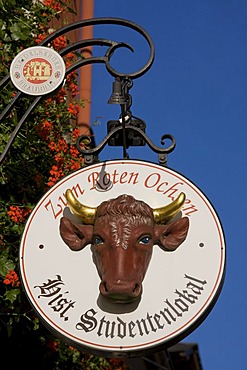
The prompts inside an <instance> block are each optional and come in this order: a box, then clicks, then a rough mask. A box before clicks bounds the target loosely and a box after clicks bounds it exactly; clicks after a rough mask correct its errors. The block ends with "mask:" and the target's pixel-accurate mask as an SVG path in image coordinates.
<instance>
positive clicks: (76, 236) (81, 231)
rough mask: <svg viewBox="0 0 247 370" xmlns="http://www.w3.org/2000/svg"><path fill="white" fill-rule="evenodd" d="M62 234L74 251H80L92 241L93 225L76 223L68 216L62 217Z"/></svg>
mask: <svg viewBox="0 0 247 370" xmlns="http://www.w3.org/2000/svg"><path fill="white" fill-rule="evenodd" d="M60 235H61V237H62V239H63V241H64V242H65V243H66V244H67V245H68V246H69V248H70V249H71V250H72V251H80V250H81V249H83V248H84V247H85V246H86V245H87V244H90V243H91V242H92V235H93V226H92V225H81V224H76V223H74V222H72V221H71V220H69V219H68V218H67V217H62V218H61V220H60Z"/></svg>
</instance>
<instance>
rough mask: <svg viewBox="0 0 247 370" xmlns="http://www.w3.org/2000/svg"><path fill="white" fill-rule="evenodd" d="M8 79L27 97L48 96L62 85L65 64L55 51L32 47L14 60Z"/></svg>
mask: <svg viewBox="0 0 247 370" xmlns="http://www.w3.org/2000/svg"><path fill="white" fill-rule="evenodd" d="M10 77H11V80H12V82H13V84H14V85H15V87H16V88H17V89H18V90H20V91H21V92H23V93H25V94H27V95H31V96H40V95H46V94H50V93H52V92H53V91H54V90H56V89H57V88H59V86H61V84H63V81H64V77H65V63H64V60H63V58H62V57H61V56H60V55H59V54H58V53H57V52H56V51H55V50H53V49H51V48H48V47H44V46H33V47H30V48H28V49H25V50H23V51H21V52H20V53H19V54H18V55H17V56H16V57H15V58H14V60H13V61H12V63H11V66H10Z"/></svg>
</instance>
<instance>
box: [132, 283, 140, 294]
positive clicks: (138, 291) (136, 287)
mask: <svg viewBox="0 0 247 370" xmlns="http://www.w3.org/2000/svg"><path fill="white" fill-rule="evenodd" d="M140 291H141V285H140V284H135V287H134V289H133V293H134V294H135V295H138V294H139V293H140Z"/></svg>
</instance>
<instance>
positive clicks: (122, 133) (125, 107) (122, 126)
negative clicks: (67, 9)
mask: <svg viewBox="0 0 247 370" xmlns="http://www.w3.org/2000/svg"><path fill="white" fill-rule="evenodd" d="M96 25H118V26H124V27H127V28H130V29H132V30H134V31H136V32H137V33H139V34H140V35H141V36H142V37H144V39H145V40H146V42H147V43H148V46H149V56H148V58H147V61H146V63H145V64H144V65H143V67H141V68H140V69H139V70H137V71H134V72H132V73H129V74H128V75H126V74H125V73H122V72H120V71H117V70H115V69H114V68H113V67H112V66H111V64H110V61H111V58H112V56H113V54H114V53H115V51H116V50H117V49H119V48H122V47H125V48H127V49H129V50H131V51H132V52H133V51H134V49H133V48H132V46H130V45H129V44H127V43H125V42H116V41H113V40H108V39H103V38H95V39H88V40H79V41H77V42H75V43H72V44H69V45H68V46H66V47H65V48H63V49H62V50H60V52H59V54H60V55H61V56H62V57H64V56H66V55H67V54H68V53H70V52H73V51H77V52H78V50H83V48H85V47H88V46H94V45H95V46H97V45H98V46H105V47H108V48H107V50H106V52H105V54H104V56H92V57H90V58H87V59H84V58H83V56H82V57H81V58H79V59H78V60H77V61H75V62H74V63H73V64H72V65H70V67H68V68H67V70H66V74H65V75H66V76H67V75H68V74H70V73H71V72H73V71H74V70H77V69H79V68H81V67H83V66H85V65H88V64H95V63H101V64H105V67H106V70H107V71H108V73H109V74H110V75H112V76H113V77H114V78H115V87H116V86H117V87H118V88H120V91H119V95H118V96H117V99H116V100H115V97H116V96H115V95H114V99H110V100H111V101H110V100H109V103H111V104H112V103H113V104H119V105H120V106H121V114H120V119H119V120H118V121H110V122H113V125H112V126H110V125H108V133H107V135H106V136H105V138H104V139H103V140H102V141H101V142H100V144H99V145H98V146H96V147H94V148H92V141H91V138H90V137H87V136H81V137H79V138H78V141H77V149H78V150H79V152H80V153H81V154H82V155H83V156H84V159H85V164H92V163H93V160H94V157H95V156H97V155H98V154H99V153H100V152H101V150H102V149H103V148H104V147H105V145H106V144H109V145H111V146H116V145H119V140H116V138H119V137H121V140H120V141H121V144H122V146H123V158H128V154H127V151H126V149H127V148H128V147H129V146H134V145H137V146H142V145H145V144H147V145H148V146H149V147H150V149H152V150H153V151H154V152H156V153H158V160H159V163H160V164H162V165H166V161H167V154H168V153H170V152H172V151H173V149H174V148H175V139H174V138H173V137H172V135H169V134H165V135H163V136H162V138H161V144H162V145H164V142H163V141H164V140H165V139H169V140H170V141H171V145H170V146H169V147H167V148H160V147H158V146H156V145H154V144H153V143H152V141H151V140H150V139H149V138H148V136H147V135H146V134H145V123H144V121H142V120H140V119H137V121H135V120H133V117H134V116H132V113H131V111H130V107H131V105H132V98H131V95H130V94H129V90H130V89H131V87H132V85H133V80H134V79H137V78H139V77H141V76H143V75H144V74H145V73H146V72H147V71H148V70H149V69H150V68H151V66H152V64H153V61H154V45H153V42H152V39H151V37H150V35H149V34H148V33H147V32H146V31H145V30H144V29H143V28H142V27H140V26H139V25H137V24H136V23H134V22H131V21H129V20H126V19H122V18H93V19H88V20H83V21H78V22H75V23H71V24H69V25H66V26H64V27H61V28H60V29H58V30H57V31H55V32H54V33H52V34H51V35H49V36H47V37H46V38H45V39H44V40H43V41H42V42H41V44H40V46H48V45H50V44H51V42H52V41H53V40H55V39H56V38H57V37H59V36H61V35H64V34H66V33H67V32H69V31H72V30H75V29H79V28H82V27H87V26H96ZM9 81H10V74H8V75H7V76H5V77H4V78H3V79H2V80H1V81H0V89H3V88H5V87H6V85H7V83H9ZM61 87H62V86H60V87H59V89H60V88H61ZM117 91H118V90H117ZM56 92H58V91H55V92H54V93H56ZM25 96H27V95H25V94H24V93H23V92H21V91H18V92H17V93H16V96H15V97H14V98H13V99H12V101H11V102H10V103H9V104H8V106H7V107H5V109H4V110H3V112H2V113H1V114H0V123H1V122H2V121H3V120H4V119H6V118H7V117H8V115H9V114H10V113H11V111H12V110H13V109H14V107H15V105H16V104H18V102H19V100H20V99H21V98H23V97H25ZM119 98H120V101H119V102H118V99H119ZM43 99H45V96H44V95H43V96H36V97H35V98H34V100H32V101H31V102H30V106H29V107H28V108H27V110H26V112H25V113H24V114H23V116H22V117H21V118H20V120H19V122H18V124H17V125H16V127H15V129H14V130H13V132H12V134H11V135H10V138H9V141H8V142H7V144H6V146H5V148H4V150H3V152H2V153H1V154H0V164H1V163H2V162H3V161H4V159H5V157H6V155H7V153H8V151H9V149H10V147H11V146H12V144H13V142H14V140H15V138H16V137H17V135H18V133H19V131H20V129H21V127H22V125H23V124H24V123H25V121H26V120H27V119H28V118H29V116H30V114H31V113H32V111H33V110H34V109H35V108H36V106H37V105H38V104H39V103H40V102H41V101H42V100H43ZM114 122H118V123H117V124H116V125H115V124H114ZM136 122H137V124H136ZM138 122H139V124H138ZM108 123H109V122H108ZM131 134H132V135H133V134H134V135H135V137H134V139H133V140H132V141H131V140H130V135H131ZM116 135H117V136H116ZM136 139H137V140H136ZM138 142H139V144H138ZM82 143H83V144H84V148H82ZM90 145H91V147H90Z"/></svg>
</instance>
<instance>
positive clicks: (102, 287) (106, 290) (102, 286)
mask: <svg viewBox="0 0 247 370" xmlns="http://www.w3.org/2000/svg"><path fill="white" fill-rule="evenodd" d="M99 290H100V292H101V293H102V294H106V293H108V289H107V286H106V282H105V281H102V282H101V283H100V286H99Z"/></svg>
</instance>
